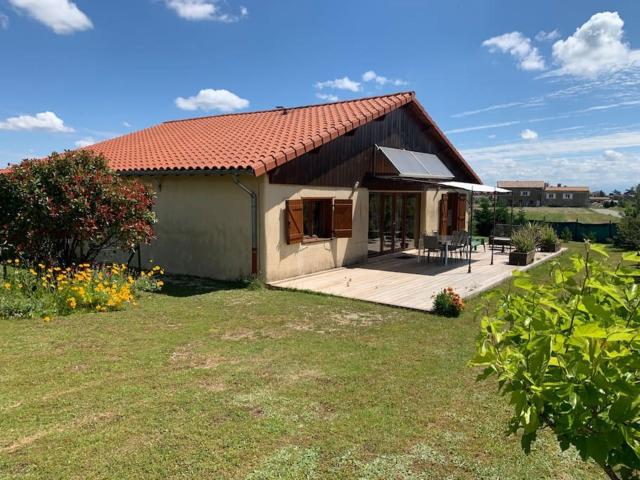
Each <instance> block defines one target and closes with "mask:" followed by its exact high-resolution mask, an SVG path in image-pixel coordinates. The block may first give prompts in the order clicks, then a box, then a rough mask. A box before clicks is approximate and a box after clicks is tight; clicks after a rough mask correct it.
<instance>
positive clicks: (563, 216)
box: [524, 207, 620, 223]
mask: <svg viewBox="0 0 640 480" xmlns="http://www.w3.org/2000/svg"><path fill="white" fill-rule="evenodd" d="M524 211H525V214H526V217H527V220H531V221H534V220H535V221H543V220H544V221H547V222H575V221H576V220H578V221H579V222H580V223H609V222H614V223H616V222H619V221H620V218H619V217H615V216H613V215H607V214H605V213H600V212H598V210H597V209H592V208H579V207H525V209H524Z"/></svg>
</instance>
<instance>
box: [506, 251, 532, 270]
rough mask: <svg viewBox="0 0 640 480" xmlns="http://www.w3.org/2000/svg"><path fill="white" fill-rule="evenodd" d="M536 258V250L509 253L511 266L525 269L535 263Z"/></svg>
mask: <svg viewBox="0 0 640 480" xmlns="http://www.w3.org/2000/svg"><path fill="white" fill-rule="evenodd" d="M535 257H536V251H535V250H532V251H530V252H511V253H509V265H518V266H519V267H524V266H525V265H529V264H531V263H533V260H534V258H535Z"/></svg>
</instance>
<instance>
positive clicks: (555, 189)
mask: <svg viewBox="0 0 640 480" xmlns="http://www.w3.org/2000/svg"><path fill="white" fill-rule="evenodd" d="M498 187H500V188H506V189H507V190H511V192H512V193H511V194H506V195H505V197H511V198H513V204H514V206H517V207H587V206H589V187H573V186H567V185H562V184H560V183H558V184H557V185H555V186H551V185H549V184H548V183H547V182H545V181H543V180H501V181H499V182H498Z"/></svg>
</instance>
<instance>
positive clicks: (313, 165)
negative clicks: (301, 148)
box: [269, 104, 473, 187]
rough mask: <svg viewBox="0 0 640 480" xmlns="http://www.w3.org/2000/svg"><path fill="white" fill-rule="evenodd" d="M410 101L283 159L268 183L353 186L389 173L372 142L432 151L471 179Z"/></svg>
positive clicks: (460, 176) (462, 178)
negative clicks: (298, 156) (294, 158)
mask: <svg viewBox="0 0 640 480" xmlns="http://www.w3.org/2000/svg"><path fill="white" fill-rule="evenodd" d="M413 108H415V107H413V106H412V105H411V104H409V105H406V106H404V107H402V108H399V109H397V110H394V111H393V112H391V113H389V114H387V115H386V116H384V117H383V118H381V119H378V120H375V121H373V122H370V123H368V124H366V125H363V126H362V127H360V128H358V129H356V130H355V132H353V133H352V134H347V135H342V136H341V137H338V138H337V139H335V140H333V141H332V142H330V143H328V144H326V145H324V146H322V147H320V148H319V149H317V150H316V151H312V152H309V153H307V154H305V155H303V156H301V157H300V158H298V159H296V160H294V161H292V162H289V163H286V164H284V165H282V166H280V167H278V168H276V169H275V170H273V171H271V172H270V173H269V181H270V183H280V184H289V185H312V186H331V187H353V185H354V184H355V182H360V183H361V184H362V183H363V180H364V179H365V177H367V176H369V177H370V176H371V175H384V174H393V173H395V170H394V169H393V166H391V165H390V163H389V162H388V160H387V159H386V158H385V157H384V156H383V155H382V153H381V152H376V149H375V145H380V146H384V147H393V148H404V149H407V150H414V151H418V152H426V153H433V154H435V155H437V156H438V157H440V159H441V160H442V161H443V162H444V163H445V165H446V166H447V167H448V168H449V169H450V170H451V171H452V172H453V173H454V175H456V180H460V181H473V179H472V178H470V176H469V175H468V174H467V173H466V171H465V170H463V169H462V167H460V166H459V164H458V163H457V162H456V161H455V159H454V158H453V155H452V154H451V153H450V150H449V149H448V147H447V146H446V145H445V144H444V142H442V141H440V140H439V139H438V138H436V137H435V136H434V135H433V133H432V132H431V131H430V130H431V128H430V127H428V126H427V125H425V124H424V123H422V122H421V121H419V120H418V119H417V117H416V115H415V114H414V113H413V111H412V109H413Z"/></svg>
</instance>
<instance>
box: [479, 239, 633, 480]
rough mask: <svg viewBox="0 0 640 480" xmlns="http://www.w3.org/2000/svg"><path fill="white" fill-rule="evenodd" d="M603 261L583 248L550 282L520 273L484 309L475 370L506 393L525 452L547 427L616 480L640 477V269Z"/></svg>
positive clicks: (557, 267)
mask: <svg viewBox="0 0 640 480" xmlns="http://www.w3.org/2000/svg"><path fill="white" fill-rule="evenodd" d="M597 256H600V257H606V256H607V253H606V251H604V250H603V249H602V247H600V246H597V245H591V244H590V243H588V242H587V243H585V253H584V255H582V256H579V255H577V256H575V257H573V258H572V259H571V266H569V267H562V266H561V263H558V262H556V263H555V264H554V267H553V270H552V271H553V279H552V281H551V282H549V283H546V284H545V283H542V282H538V283H535V282H533V281H531V279H530V277H529V276H528V275H527V274H520V275H518V277H517V278H516V280H515V281H514V287H515V288H514V290H512V291H508V292H507V293H506V294H504V295H503V296H502V297H501V298H500V299H499V301H498V304H497V307H495V310H493V308H492V307H491V306H490V304H489V303H487V305H485V306H484V307H483V308H484V309H485V315H484V316H483V318H482V332H481V334H480V338H479V340H478V348H477V355H476V357H475V358H474V359H473V360H472V362H471V364H472V365H475V366H481V367H484V372H483V373H482V374H481V375H480V376H479V379H485V378H487V377H491V376H494V375H495V376H496V377H497V379H498V383H499V388H500V390H501V391H502V392H503V393H504V394H509V395H510V403H511V404H512V405H513V407H514V415H513V417H512V419H511V422H510V424H509V432H510V433H516V432H522V442H521V444H522V447H523V449H524V451H525V452H527V453H528V452H529V451H530V448H531V444H532V442H533V441H534V440H535V439H536V436H537V434H538V432H539V431H540V430H541V429H543V428H550V429H551V430H552V431H553V432H554V434H555V435H556V437H557V440H558V442H559V444H560V446H561V448H562V449H567V448H569V447H570V446H574V447H575V448H576V449H577V451H578V452H579V454H580V456H581V458H582V459H583V460H586V459H593V460H595V461H596V462H597V463H598V464H599V465H600V466H601V467H602V468H603V469H604V470H605V472H606V473H607V475H608V476H609V477H610V478H611V479H620V478H624V479H631V478H638V474H639V472H640V373H639V372H640V286H639V285H638V284H637V283H636V282H635V279H637V278H638V277H639V276H640V273H639V272H638V269H637V268H635V267H632V266H625V265H624V262H623V264H620V265H618V266H617V267H612V266H609V265H607V264H606V263H604V262H601V261H600V260H599V259H598V258H594V257H597ZM623 258H624V259H625V260H627V261H630V262H636V261H638V255H637V254H635V253H629V254H626V255H624V256H623Z"/></svg>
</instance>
